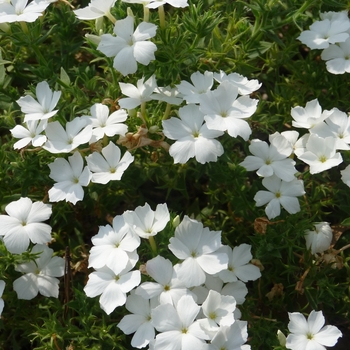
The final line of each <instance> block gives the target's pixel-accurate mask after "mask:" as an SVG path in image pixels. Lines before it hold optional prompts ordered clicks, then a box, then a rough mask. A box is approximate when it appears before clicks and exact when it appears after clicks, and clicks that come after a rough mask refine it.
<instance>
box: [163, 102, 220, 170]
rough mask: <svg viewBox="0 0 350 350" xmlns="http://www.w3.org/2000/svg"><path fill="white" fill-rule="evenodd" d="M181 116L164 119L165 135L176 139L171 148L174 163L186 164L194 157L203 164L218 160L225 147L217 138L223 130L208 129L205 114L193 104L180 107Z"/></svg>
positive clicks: (170, 152)
mask: <svg viewBox="0 0 350 350" xmlns="http://www.w3.org/2000/svg"><path fill="white" fill-rule="evenodd" d="M179 117H180V118H175V117H172V118H170V119H168V120H163V132H164V135H165V136H166V137H167V138H169V139H171V140H175V143H173V144H172V145H171V146H170V149H169V154H170V155H171V156H172V157H173V158H174V163H181V164H184V163H186V162H187V161H188V160H189V159H190V158H193V157H195V158H196V160H197V161H198V162H199V163H201V164H204V163H207V162H211V161H213V162H216V161H217V158H218V157H220V156H221V155H222V154H223V153H224V149H223V147H222V145H221V143H220V142H219V141H217V140H215V138H216V137H219V136H221V135H222V134H223V131H220V130H210V129H208V127H207V125H206V124H205V123H204V114H203V113H202V112H201V111H200V110H199V108H198V106H196V105H193V104H191V105H188V106H185V107H182V108H180V109H179Z"/></svg>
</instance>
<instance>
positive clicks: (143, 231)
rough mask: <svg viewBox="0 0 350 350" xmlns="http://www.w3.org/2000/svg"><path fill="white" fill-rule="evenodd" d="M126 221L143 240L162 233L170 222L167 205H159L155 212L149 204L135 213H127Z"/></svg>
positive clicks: (137, 209)
mask: <svg viewBox="0 0 350 350" xmlns="http://www.w3.org/2000/svg"><path fill="white" fill-rule="evenodd" d="M124 219H125V221H126V222H127V223H128V224H129V226H130V227H131V228H132V230H133V231H134V232H135V234H137V235H138V236H140V237H141V238H145V239H148V238H149V237H150V236H155V235H156V234H157V233H158V232H160V231H162V230H163V229H164V228H165V226H166V225H167V223H168V222H169V220H170V214H169V210H168V207H167V205H166V203H164V204H158V205H157V208H156V210H155V211H153V210H152V209H151V207H150V206H149V204H148V203H146V204H145V205H144V206H143V207H141V206H139V207H137V208H136V209H135V210H134V211H126V212H125V213H124Z"/></svg>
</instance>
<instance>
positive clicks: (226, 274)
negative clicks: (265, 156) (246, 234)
mask: <svg viewBox="0 0 350 350" xmlns="http://www.w3.org/2000/svg"><path fill="white" fill-rule="evenodd" d="M251 248H252V246H251V245H249V244H244V243H243V244H240V245H239V246H237V247H234V248H233V249H232V248H231V247H229V246H223V247H222V248H220V251H224V252H225V253H226V254H227V255H228V257H229V261H228V267H227V269H226V270H223V271H221V272H219V274H218V276H219V277H220V278H221V279H222V280H223V281H224V282H225V283H226V282H236V281H238V279H240V280H241V281H243V282H248V281H255V280H256V279H258V278H260V277H261V273H260V270H259V268H258V267H257V266H255V265H253V264H249V262H250V260H252V259H253V256H252V253H251V252H250V250H251Z"/></svg>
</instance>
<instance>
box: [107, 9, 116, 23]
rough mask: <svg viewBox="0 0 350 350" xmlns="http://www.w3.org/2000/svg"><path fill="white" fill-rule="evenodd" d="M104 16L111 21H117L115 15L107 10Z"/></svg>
mask: <svg viewBox="0 0 350 350" xmlns="http://www.w3.org/2000/svg"><path fill="white" fill-rule="evenodd" d="M105 16H106V17H107V18H108V19H109V20H110V21H111V22H112V23H113V24H115V22H117V20H116V19H115V17H114V16H113V15H112V14H111V13H110V12H109V11H108V12H106V13H105Z"/></svg>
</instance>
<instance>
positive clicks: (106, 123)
mask: <svg viewBox="0 0 350 350" xmlns="http://www.w3.org/2000/svg"><path fill="white" fill-rule="evenodd" d="M90 112H91V117H90V116H83V118H84V117H85V118H87V119H88V124H89V125H92V136H91V139H90V143H93V142H97V141H98V140H100V139H102V138H103V136H104V135H107V136H108V137H112V136H114V135H121V136H124V135H125V133H126V132H127V131H128V127H127V126H126V125H125V124H122V122H124V121H125V120H126V119H127V117H128V115H127V114H126V112H125V110H124V109H119V110H117V111H115V112H113V113H112V114H111V115H109V109H108V107H107V106H106V105H103V104H102V103H95V104H94V105H93V106H92V107H91V108H90Z"/></svg>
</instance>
